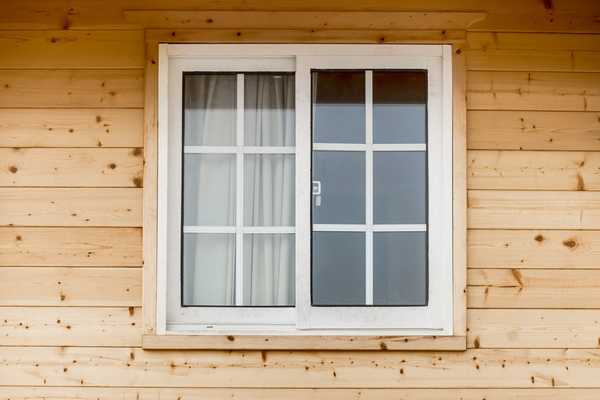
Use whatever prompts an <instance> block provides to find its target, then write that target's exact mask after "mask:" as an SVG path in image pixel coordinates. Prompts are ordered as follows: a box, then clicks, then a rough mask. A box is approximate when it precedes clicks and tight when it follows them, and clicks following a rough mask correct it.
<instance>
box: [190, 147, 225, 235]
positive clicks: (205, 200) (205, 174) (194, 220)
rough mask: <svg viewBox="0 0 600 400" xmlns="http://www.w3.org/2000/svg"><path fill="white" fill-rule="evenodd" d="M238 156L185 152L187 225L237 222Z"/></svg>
mask: <svg viewBox="0 0 600 400" xmlns="http://www.w3.org/2000/svg"><path fill="white" fill-rule="evenodd" d="M235 163H236V161H235V155H232V154H185V155H184V171H183V176H184V185H183V191H184V193H183V221H184V225H221V226H223V225H229V226H231V225H235V201H236V200H235Z"/></svg>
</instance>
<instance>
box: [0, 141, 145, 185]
mask: <svg viewBox="0 0 600 400" xmlns="http://www.w3.org/2000/svg"><path fill="white" fill-rule="evenodd" d="M143 153H144V152H143V151H142V150H141V149H139V148H134V149H104V148H97V149H85V148H84V149H63V148H60V149H51V148H45V149H38V148H24V149H21V148H14V149H10V148H0V160H1V161H0V186H39V187H48V186H74V187H86V186H88V187H89V186H92V187H102V186H110V187H118V186H122V187H141V186H142V172H143V156H144V154H143Z"/></svg>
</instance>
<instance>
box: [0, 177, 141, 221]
mask: <svg viewBox="0 0 600 400" xmlns="http://www.w3.org/2000/svg"><path fill="white" fill-rule="evenodd" d="M0 225H1V226H125V227H141V226H142V189H138V188H126V189H124V188H90V189H87V188H6V187H5V188H0Z"/></svg>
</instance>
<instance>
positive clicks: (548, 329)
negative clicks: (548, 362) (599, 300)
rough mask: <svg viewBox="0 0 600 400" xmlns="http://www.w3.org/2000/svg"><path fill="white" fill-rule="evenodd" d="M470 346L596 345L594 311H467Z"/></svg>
mask: <svg viewBox="0 0 600 400" xmlns="http://www.w3.org/2000/svg"><path fill="white" fill-rule="evenodd" d="M469 323H470V326H469V335H468V345H469V347H470V348H529V349H532V348H546V349H551V348H570V349H574V348H584V349H591V348H598V347H600V344H599V343H598V330H599V329H600V318H598V312H597V311H595V310H469Z"/></svg>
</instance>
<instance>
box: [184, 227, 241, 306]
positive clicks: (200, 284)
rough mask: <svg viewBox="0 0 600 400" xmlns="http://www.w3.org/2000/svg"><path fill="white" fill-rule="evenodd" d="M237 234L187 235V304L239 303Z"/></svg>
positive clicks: (185, 278) (185, 297)
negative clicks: (236, 296)
mask: <svg viewBox="0 0 600 400" xmlns="http://www.w3.org/2000/svg"><path fill="white" fill-rule="evenodd" d="M234 276H235V235H232V234H216V233H215V234H212V233H211V234H204V233H203V234H196V233H185V234H184V235H183V305H184V306H189V305H197V306H226V305H234V304H235V298H234V296H235V278H234Z"/></svg>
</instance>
